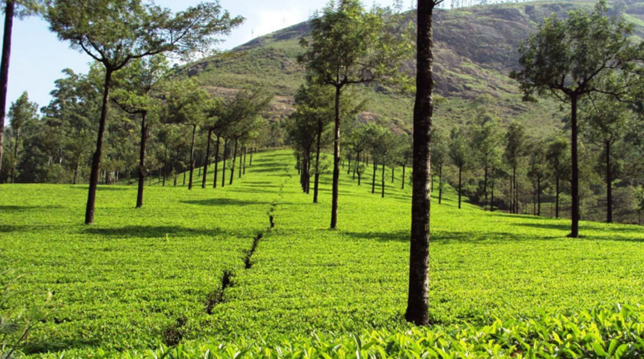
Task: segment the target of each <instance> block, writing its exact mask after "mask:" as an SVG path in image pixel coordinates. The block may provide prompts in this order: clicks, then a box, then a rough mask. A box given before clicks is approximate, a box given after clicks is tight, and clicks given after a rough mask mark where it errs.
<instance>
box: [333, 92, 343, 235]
mask: <svg viewBox="0 0 644 359" xmlns="http://www.w3.org/2000/svg"><path fill="white" fill-rule="evenodd" d="M341 92H342V88H341V87H339V86H337V87H336V88H335V130H334V133H333V189H332V193H331V229H335V228H336V227H337V226H338V188H339V186H340V125H341V122H340V95H341Z"/></svg>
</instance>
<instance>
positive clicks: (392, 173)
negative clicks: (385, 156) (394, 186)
mask: <svg viewBox="0 0 644 359" xmlns="http://www.w3.org/2000/svg"><path fill="white" fill-rule="evenodd" d="M394 168H395V167H394V166H393V165H392V166H391V183H394V175H395V171H394Z"/></svg>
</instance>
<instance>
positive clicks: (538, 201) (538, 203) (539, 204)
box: [537, 177, 541, 216]
mask: <svg viewBox="0 0 644 359" xmlns="http://www.w3.org/2000/svg"><path fill="white" fill-rule="evenodd" d="M537 216H541V177H538V178H537Z"/></svg>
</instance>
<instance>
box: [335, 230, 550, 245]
mask: <svg viewBox="0 0 644 359" xmlns="http://www.w3.org/2000/svg"><path fill="white" fill-rule="evenodd" d="M344 234H345V235H348V236H349V237H351V238H354V239H360V240H362V239H373V240H378V241H385V242H386V241H397V242H409V240H410V233H409V232H408V231H397V232H344ZM560 239H562V237H555V236H543V237H526V236H525V235H523V236H520V235H517V234H514V233H507V232H489V233H478V234H477V233H472V232H433V233H432V234H431V237H430V245H432V244H450V243H476V244H498V243H502V242H509V241H514V242H519V241H534V240H539V241H542V240H560Z"/></svg>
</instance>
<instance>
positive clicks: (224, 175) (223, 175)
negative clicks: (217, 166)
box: [221, 138, 228, 188]
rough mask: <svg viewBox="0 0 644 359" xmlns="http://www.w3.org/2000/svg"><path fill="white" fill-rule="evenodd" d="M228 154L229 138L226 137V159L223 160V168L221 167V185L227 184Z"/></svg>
mask: <svg viewBox="0 0 644 359" xmlns="http://www.w3.org/2000/svg"><path fill="white" fill-rule="evenodd" d="M226 154H228V139H227V138H225V139H224V159H223V160H222V162H221V164H222V166H223V167H222V169H221V187H222V188H223V187H225V186H226Z"/></svg>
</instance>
